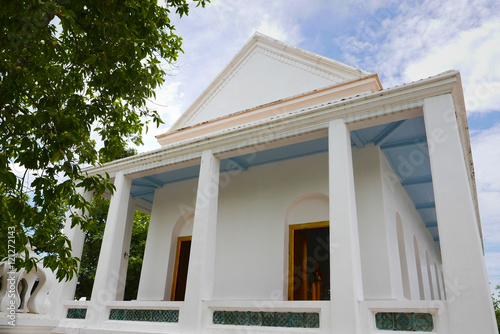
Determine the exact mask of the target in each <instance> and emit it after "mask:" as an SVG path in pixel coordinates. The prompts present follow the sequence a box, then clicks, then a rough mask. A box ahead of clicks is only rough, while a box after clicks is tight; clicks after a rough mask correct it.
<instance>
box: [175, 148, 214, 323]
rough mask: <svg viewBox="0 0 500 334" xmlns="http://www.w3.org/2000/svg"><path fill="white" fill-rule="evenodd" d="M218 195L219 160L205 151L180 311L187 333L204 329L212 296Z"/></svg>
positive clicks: (202, 159) (202, 157)
mask: <svg viewBox="0 0 500 334" xmlns="http://www.w3.org/2000/svg"><path fill="white" fill-rule="evenodd" d="M218 197H219V159H217V158H216V157H214V155H213V154H212V151H205V152H203V154H202V156H201V168H200V177H199V181H198V191H197V194H196V208H195V214H194V223H193V239H192V241H191V253H190V256H189V268H188V277H187V283H186V294H185V298H184V305H183V307H182V309H181V311H180V314H179V317H180V318H179V325H180V326H182V328H183V330H184V331H185V332H187V333H200V332H201V322H202V319H201V316H202V302H203V301H209V300H212V296H213V287H214V266H215V236H216V227H217V205H218Z"/></svg>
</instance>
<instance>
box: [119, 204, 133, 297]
mask: <svg viewBox="0 0 500 334" xmlns="http://www.w3.org/2000/svg"><path fill="white" fill-rule="evenodd" d="M134 215H135V201H134V200H131V203H130V204H129V206H128V212H127V220H126V222H125V236H124V237H123V246H122V249H123V257H122V258H121V263H120V271H119V276H118V287H117V290H116V297H115V300H123V296H124V295H125V285H126V283H127V269H128V258H129V256H130V242H131V241H132V229H133V227H134Z"/></svg>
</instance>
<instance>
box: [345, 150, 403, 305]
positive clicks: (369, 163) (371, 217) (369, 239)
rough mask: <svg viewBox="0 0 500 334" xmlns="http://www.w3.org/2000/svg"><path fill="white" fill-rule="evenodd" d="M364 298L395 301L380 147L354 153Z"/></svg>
mask: <svg viewBox="0 0 500 334" xmlns="http://www.w3.org/2000/svg"><path fill="white" fill-rule="evenodd" d="M352 159H353V168H354V185H355V191H356V208H357V216H358V231H359V239H360V250H361V268H362V269H361V270H362V276H363V292H364V297H365V299H392V298H393V292H392V291H393V284H392V279H391V275H390V263H389V254H388V252H389V250H388V247H387V228H386V225H387V223H386V221H387V219H386V217H385V212H384V196H383V192H382V180H381V166H380V157H379V148H378V147H376V146H374V145H368V146H366V147H365V148H363V149H358V148H353V150H352Z"/></svg>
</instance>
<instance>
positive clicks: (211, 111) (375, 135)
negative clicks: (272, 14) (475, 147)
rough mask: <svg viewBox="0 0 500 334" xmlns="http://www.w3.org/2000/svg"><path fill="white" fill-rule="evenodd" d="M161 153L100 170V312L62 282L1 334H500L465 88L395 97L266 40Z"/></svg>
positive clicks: (237, 60)
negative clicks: (131, 280) (138, 232)
mask: <svg viewBox="0 0 500 334" xmlns="http://www.w3.org/2000/svg"><path fill="white" fill-rule="evenodd" d="M157 139H158V142H159V143H160V144H161V146H162V147H161V148H160V149H157V150H154V151H151V152H148V153H143V154H139V155H136V156H133V157H129V158H125V159H121V160H117V161H114V162H111V163H108V164H105V165H103V166H100V167H96V168H92V169H88V170H87V171H88V173H89V174H93V175H95V174H103V173H105V172H107V173H109V174H110V175H111V176H112V178H113V179H114V184H115V186H116V191H115V193H114V195H113V196H112V198H111V204H110V209H109V214H108V219H107V223H106V230H105V234H104V238H103V244H102V248H101V253H100V257H99V264H98V267H97V273H96V277H95V283H94V287H93V292H92V296H91V299H90V301H75V300H74V294H75V288H76V279H74V280H72V281H69V282H62V283H56V282H54V283H53V286H52V287H51V289H50V291H48V292H45V293H44V294H43V295H41V294H40V293H39V294H38V296H36V294H35V295H34V296H29V295H25V296H23V297H22V298H20V301H19V305H18V310H17V312H18V313H16V315H17V323H16V327H12V326H9V325H8V324H7V321H8V314H9V313H8V310H7V309H6V305H7V304H6V303H5V300H6V293H5V288H4V289H3V290H2V294H0V310H1V311H2V313H1V319H0V332H2V333H78V334H96V333H98V334H115V333H214V334H215V333H234V334H236V333H335V334H348V333H356V334H358V333H359V334H365V333H366V334H368V333H370V334H374V333H388V332H390V331H401V332H403V333H405V332H432V333H440V334H471V333H481V334H494V333H497V327H496V322H495V316H494V312H493V307H492V300H491V293H490V287H489V283H488V277H487V273H486V268H485V263H484V253H483V245H482V234H481V223H480V217H479V211H478V203H477V197H476V185H475V179H474V168H473V162H472V156H471V148H470V141H469V133H468V126H467V117H466V111H465V106H464V98H463V90H462V86H461V79H460V73H459V72H458V71H448V72H445V73H441V74H437V75H435V76H432V77H429V78H427V79H424V80H420V81H417V82H412V83H409V84H405V85H402V86H398V87H394V88H388V89H383V88H382V84H381V82H380V80H379V77H378V75H377V74H374V73H369V72H366V71H363V70H360V69H357V68H354V67H351V66H348V65H345V64H342V63H340V62H337V61H335V60H332V59H328V58H325V57H322V56H320V55H317V54H314V53H311V52H308V51H305V50H302V49H300V48H297V47H294V46H292V45H288V44H286V43H283V42H280V41H277V40H274V39H272V38H269V37H267V36H264V35H262V34H259V33H256V34H254V35H253V36H252V37H251V39H250V40H249V41H248V42H247V44H246V45H245V46H244V47H243V49H242V50H241V51H240V52H239V53H238V54H237V55H236V56H235V57H234V59H233V60H232V61H231V62H230V63H229V64H228V65H227V67H226V68H225V69H224V70H223V71H222V72H221V73H220V74H219V76H217V78H215V80H214V81H213V82H212V83H211V84H210V86H209V87H208V88H207V89H206V90H205V91H204V92H203V93H202V95H201V96H200V97H199V98H198V99H197V100H196V101H195V102H194V103H193V105H191V107H190V108H189V109H187V110H186V111H185V113H184V114H183V115H182V116H181V117H180V118H179V120H178V121H177V122H176V123H175V124H174V126H173V127H172V129H171V130H170V131H168V132H167V133H165V134H162V135H160V136H158V137H157ZM135 210H141V211H143V212H146V213H148V214H150V215H151V221H150V225H149V232H148V237H147V243H146V249H145V255H144V262H143V267H142V271H141V277H140V284H139V290H138V294H137V300H132V301H123V292H124V282H125V277H124V276H125V275H126V268H127V260H128V258H127V253H128V251H129V247H130V238H131V228H132V217H133V213H134V211H135ZM66 231H67V234H68V235H69V236H70V238H71V240H72V242H73V250H74V254H75V255H76V256H81V252H82V248H83V240H84V239H83V233H82V231H81V230H79V229H70V228H69V227H68V229H67V230H66ZM0 268H2V270H3V271H5V270H6V269H5V268H6V267H5V266H4V267H0ZM41 270H42V269H41ZM37 275H38V276H39V277H40V274H37ZM44 275H45V274H44ZM28 276H29V275H28V274H27V273H24V274H22V275H21V274H20V275H19V277H18V280H19V281H22V279H26V278H27V277H28ZM35 276H36V274H35ZM46 276H47V277H49V276H50V273H49V274H47V275H46ZM44 277H45V276H44ZM5 281H6V280H5V279H4V280H3V282H4V283H5ZM4 286H5V284H4ZM42 287H43V284H42ZM42 297H43V298H45V299H46V301H45V302H46V304H45V305H46V306H47V307H45V308H38V309H37V308H30V305H33V304H35V299H36V298H38V299H40V298H42ZM23 298H24V299H23ZM34 298H35V299H34ZM30 300H31V302H30ZM49 302H50V306H49V304H48V303H49Z"/></svg>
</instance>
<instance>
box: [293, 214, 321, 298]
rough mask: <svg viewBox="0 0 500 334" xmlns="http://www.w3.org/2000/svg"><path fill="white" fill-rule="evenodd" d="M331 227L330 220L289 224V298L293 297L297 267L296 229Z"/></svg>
mask: <svg viewBox="0 0 500 334" xmlns="http://www.w3.org/2000/svg"><path fill="white" fill-rule="evenodd" d="M323 227H330V222H329V221H321V222H313V223H303V224H293V225H288V300H294V299H293V287H294V267H295V231H301V230H310V229H315V228H323Z"/></svg>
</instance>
